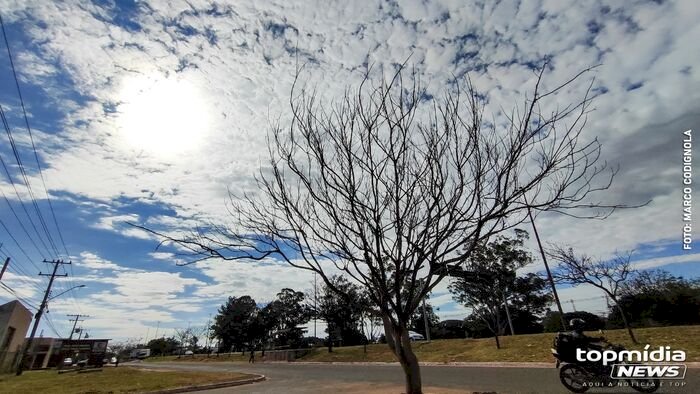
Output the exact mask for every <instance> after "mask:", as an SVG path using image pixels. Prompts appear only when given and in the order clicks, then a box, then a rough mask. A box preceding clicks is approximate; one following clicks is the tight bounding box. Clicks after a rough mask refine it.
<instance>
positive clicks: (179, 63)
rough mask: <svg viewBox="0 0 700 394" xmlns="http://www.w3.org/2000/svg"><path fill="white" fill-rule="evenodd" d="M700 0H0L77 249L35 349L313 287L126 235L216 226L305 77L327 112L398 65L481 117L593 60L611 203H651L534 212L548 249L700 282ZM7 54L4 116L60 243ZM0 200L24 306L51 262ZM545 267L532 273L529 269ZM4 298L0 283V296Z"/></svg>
mask: <svg viewBox="0 0 700 394" xmlns="http://www.w3.org/2000/svg"><path fill="white" fill-rule="evenodd" d="M694 3H695V2H693V1H690V0H688V1H658V2H646V1H639V2H625V7H624V8H621V4H622V3H620V2H604V1H603V2H576V1H528V2H509V1H501V2H497V3H494V4H489V5H484V4H482V2H464V1H444V2H432V1H392V2H379V1H367V2H340V3H328V2H318V3H315V2H312V1H309V2H298V3H297V2H260V1H235V2H230V3H228V4H227V3H225V2H214V1H189V2H184V1H183V2H179V1H167V2H166V1H139V2H130V1H117V2H111V1H99V2H91V3H88V2H73V1H65V2H61V3H60V4H50V2H43V1H34V2H26V1H6V0H0V10H2V17H3V19H4V21H5V26H6V30H7V35H8V39H9V43H10V46H11V49H12V51H13V56H14V60H15V66H16V67H17V71H18V74H19V79H20V86H21V89H22V94H23V97H24V100H25V104H26V106H27V111H28V114H29V122H30V125H31V127H32V132H33V136H34V142H35V144H36V147H37V153H38V156H39V159H40V163H41V166H42V168H43V175H44V178H45V181H46V185H47V188H48V190H49V193H50V196H51V202H52V204H53V207H54V210H55V213H56V219H57V222H58V224H59V225H60V229H61V234H62V235H63V238H64V239H65V243H66V248H67V249H68V252H69V253H68V255H66V253H65V252H62V251H60V250H59V251H60V258H63V259H65V260H71V261H73V266H72V267H71V268H68V270H67V273H69V274H71V275H70V277H69V278H70V279H68V278H67V279H58V280H57V287H56V291H55V292H54V294H57V293H58V292H60V291H63V290H65V289H68V288H70V287H71V286H73V285H75V284H85V285H86V287H85V288H82V289H79V290H74V291H72V292H69V293H67V294H66V295H64V296H61V297H59V298H57V299H56V300H54V301H52V302H51V303H50V308H49V310H50V313H49V314H48V315H47V317H48V319H47V323H44V324H42V329H43V330H44V335H52V336H53V335H56V333H54V332H53V331H54V330H56V331H58V332H59V333H60V334H61V335H67V333H68V330H69V325H68V321H67V319H68V318H67V317H66V316H65V315H66V314H73V313H83V314H88V315H90V316H91V317H90V318H88V319H87V320H86V321H85V323H84V326H85V328H86V329H87V330H88V332H90V334H91V335H92V336H102V337H109V338H117V339H125V338H139V337H145V336H146V335H147V334H148V335H149V336H151V337H152V336H153V335H155V331H156V329H158V330H159V335H160V334H162V333H164V332H165V333H166V334H170V333H171V332H172V330H173V329H175V328H178V327H185V326H187V325H188V324H193V325H203V324H204V323H205V321H206V319H207V318H208V316H209V314H211V313H215V310H216V308H217V307H218V305H220V304H221V302H223V300H224V299H225V298H226V297H228V296H229V295H236V296H240V295H244V294H250V295H251V296H253V297H254V298H255V299H256V300H257V301H259V302H265V301H269V300H270V299H272V298H273V297H274V294H275V293H276V292H277V291H278V290H279V289H281V288H283V287H292V288H295V289H297V290H308V289H310V288H311V286H312V284H311V283H312V276H311V275H310V274H308V273H305V272H301V271H299V270H295V269H293V268H290V267H287V266H285V265H282V264H279V263H277V262H275V261H264V262H258V263H226V262H217V261H208V262H205V263H199V264H196V265H191V266H187V267H179V266H177V265H176V263H177V262H178V258H177V257H176V256H173V255H172V254H170V253H169V252H168V251H155V246H156V245H157V241H156V240H154V239H153V238H152V237H150V236H149V235H148V234H145V233H143V232H140V231H138V230H136V229H134V228H132V227H129V226H128V225H127V224H126V223H127V222H139V223H145V224H147V225H150V226H153V227H157V228H160V229H164V230H166V231H181V230H187V229H190V228H193V227H194V226H196V225H197V224H198V223H200V222H202V221H215V222H225V221H226V210H225V203H226V197H227V188H230V189H231V190H234V191H237V192H242V191H250V190H254V187H255V186H254V182H253V178H252V176H253V173H254V172H255V171H256V169H257V168H258V167H259V165H260V163H261V161H262V160H264V158H265V155H266V151H265V135H266V133H267V131H268V130H269V128H270V123H271V122H272V121H273V120H277V119H279V120H280V122H284V121H285V119H286V118H285V117H286V116H288V114H287V113H286V112H285V110H286V108H287V98H288V94H289V90H290V87H291V84H292V82H293V76H294V74H295V70H296V67H297V66H298V64H299V63H304V64H306V68H305V70H306V73H305V74H304V75H303V78H304V83H307V84H309V86H315V87H316V88H317V89H318V91H321V92H323V97H324V98H332V97H337V96H338V95H339V94H341V93H342V91H343V89H344V88H345V86H346V85H347V84H352V83H353V82H357V81H358V80H359V79H360V78H361V76H362V73H361V71H362V70H363V69H365V68H366V66H367V65H368V64H371V65H373V66H374V67H377V68H379V69H381V68H382V67H391V66H392V64H396V63H401V62H403V61H404V60H405V59H407V58H409V56H410V62H411V63H412V64H413V65H414V66H415V69H416V70H417V72H418V73H419V74H420V76H421V79H422V81H423V82H424V83H425V85H426V86H427V89H428V91H427V93H428V94H429V95H432V96H435V97H439V95H440V93H441V92H443V91H444V89H445V88H446V86H448V85H449V83H450V81H451V80H453V78H454V77H455V76H457V77H462V76H464V75H466V74H467V73H469V75H470V77H471V79H472V80H473V81H474V83H475V85H476V87H477V88H479V89H480V90H481V91H483V92H485V93H486V94H487V95H488V98H489V104H490V108H491V109H494V108H495V109H497V108H499V107H500V108H511V107H512V106H513V105H514V103H517V102H522V100H523V95H524V93H525V92H526V90H527V89H528V88H531V86H532V82H533V74H532V68H533V65H536V64H538V63H539V62H540V61H541V60H542V59H544V58H545V57H549V58H551V64H552V70H551V71H550V72H549V73H548V74H547V76H546V83H547V84H549V86H555V85H557V84H558V83H561V82H562V81H564V80H566V79H568V78H569V77H571V76H572V75H574V74H575V73H576V72H578V71H579V70H581V69H583V68H586V67H589V66H591V65H595V64H600V65H601V66H600V67H598V68H597V70H596V71H595V81H594V91H595V92H596V93H598V94H599V97H598V98H597V99H596V101H595V111H594V112H592V113H591V114H590V115H589V117H588V123H587V129H586V135H587V136H590V138H592V137H593V136H597V137H598V138H599V140H600V141H601V142H602V143H603V146H604V151H603V154H604V159H606V160H608V161H609V162H610V163H613V164H619V165H620V172H619V174H618V176H617V179H616V182H615V184H614V186H613V187H612V188H611V189H610V190H609V191H608V193H606V195H605V196H604V199H605V200H606V201H615V202H622V203H628V204H635V203H639V202H643V201H647V200H650V199H651V200H653V201H652V203H651V204H649V205H648V206H646V207H644V208H641V209H636V210H628V211H621V212H618V213H616V214H615V215H614V216H612V217H611V218H610V219H608V220H606V221H580V220H574V219H572V218H569V217H565V216H560V215H559V216H558V215H554V214H552V215H550V214H543V215H541V216H540V217H538V219H537V220H538V225H539V230H540V232H541V235H542V237H543V238H544V239H545V240H546V241H547V242H558V243H565V244H569V245H571V246H573V247H575V248H577V249H578V250H581V251H583V252H586V253H588V254H591V255H595V256H600V257H601V258H607V257H609V256H611V255H612V254H613V253H614V252H615V251H626V250H634V251H635V254H634V263H635V264H637V265H638V266H639V267H640V268H656V267H660V268H664V269H668V270H669V271H671V272H672V273H674V274H677V275H684V276H698V274H700V272H699V271H700V270H699V269H698V265H697V263H698V261H700V255H699V254H697V252H696V251H695V250H690V251H683V250H682V249H681V247H680V242H681V226H682V222H681V217H682V212H681V209H680V207H681V154H682V151H681V141H682V137H683V136H682V132H683V131H685V130H687V129H695V128H697V126H698V124H699V123H700V122H699V120H700V74H699V71H698V64H700V52H698V51H697V48H696V45H697V42H698V39H700V25H698V24H697V20H700V7H698V6H697V5H696V4H694ZM1 47H2V48H0V86H2V89H0V104H1V105H2V106H3V109H4V110H5V112H6V114H7V116H8V121H9V123H10V126H11V127H12V132H13V136H14V139H15V140H16V143H17V146H18V149H19V152H20V158H21V160H22V162H23V164H24V165H25V167H26V171H27V173H28V177H29V183H30V185H31V186H32V189H33V190H34V192H35V195H36V196H37V199H38V203H39V207H40V210H41V212H42V216H43V217H44V218H45V219H46V223H47V227H48V228H49V231H50V233H51V234H52V237H53V238H55V239H56V240H58V232H57V230H56V228H55V225H54V222H53V218H52V216H51V213H50V211H49V207H48V203H47V201H46V196H45V193H44V188H43V185H42V182H41V178H40V176H39V173H38V170H37V166H36V163H35V161H34V156H33V151H32V148H31V141H30V140H29V135H28V133H27V131H26V129H25V128H24V125H23V123H22V119H23V118H22V113H21V107H20V105H19V100H18V96H17V91H16V90H15V86H14V80H13V79H12V72H11V69H10V64H9V60H8V56H7V53H6V48H5V46H4V45H2V46H1ZM584 82H586V83H587V82H590V80H587V81H584ZM583 86H584V85H575V86H574V89H572V90H571V91H570V92H566V93H565V95H564V99H566V98H572V99H573V98H574V97H576V95H577V94H578V93H579V92H580V89H581V88H583ZM577 89H578V90H577ZM518 100H519V101H518ZM0 156H1V157H2V158H3V160H4V161H5V162H6V163H7V164H8V167H9V170H10V172H11V175H12V177H13V181H14V182H15V183H16V184H17V185H18V191H19V193H18V194H19V195H20V198H22V199H25V201H30V200H29V198H28V196H27V189H26V186H25V184H24V182H23V180H22V179H21V177H20V174H19V170H18V166H17V163H16V161H15V158H14V156H13V155H12V151H11V149H10V144H9V142H8V139H7V136H6V135H5V134H4V133H3V134H2V136H0ZM0 190H2V191H3V193H5V195H6V196H7V198H8V200H9V201H10V204H11V205H12V206H13V208H14V209H15V210H16V211H17V212H18V215H19V217H20V219H21V220H23V221H25V223H27V224H26V226H28V232H29V234H30V236H27V235H26V234H25V233H24V231H23V230H22V228H21V227H20V225H19V223H18V221H17V220H16V219H15V217H14V216H13V214H12V212H11V211H10V209H9V207H8V204H6V203H5V201H4V200H0V219H1V220H2V221H3V223H5V224H6V225H7V227H8V229H9V230H10V233H11V234H12V235H13V236H15V237H16V239H17V241H18V243H19V244H20V246H18V245H17V244H15V243H14V242H13V241H12V239H11V238H10V236H9V234H8V233H7V232H5V230H4V229H2V228H0V242H2V243H3V246H2V249H0V250H1V251H0V255H2V256H4V255H5V254H6V253H9V254H10V255H12V256H13V262H12V265H11V266H10V267H11V268H10V271H9V274H8V275H7V276H6V278H3V283H6V284H8V285H9V286H10V287H11V288H13V289H14V290H15V291H16V292H17V293H18V294H20V295H21V296H22V298H23V299H25V300H28V301H29V302H30V303H31V304H34V305H37V304H38V303H39V301H40V299H41V289H42V288H43V287H44V286H45V282H46V280H45V278H40V277H38V276H36V273H37V272H38V271H39V270H41V271H42V272H46V271H47V270H48V269H49V267H48V266H46V265H45V264H43V263H41V261H42V259H43V258H44V257H47V258H54V257H55V256H52V255H51V254H50V251H47V250H44V249H45V248H43V247H42V245H38V247H36V248H35V247H34V246H33V245H32V243H31V240H30V239H29V238H30V237H33V238H38V237H40V236H38V235H35V234H34V233H33V229H32V228H31V227H29V224H28V220H27V219H26V216H25V214H24V212H23V211H22V208H21V205H20V204H19V201H18V196H17V195H16V194H15V191H14V189H13V188H12V186H11V185H10V183H9V180H8V179H7V177H6V176H5V174H4V173H2V174H0ZM28 210H29V212H30V215H32V216H33V219H34V220H35V221H37V222H38V217H37V216H36V214H35V213H34V211H33V208H32V207H31V206H30V207H29V208H28ZM35 242H36V243H38V244H40V241H38V240H35ZM530 247H532V248H533V249H532V250H533V251H534V245H530ZM20 248H21V249H20ZM59 249H62V248H59ZM22 250H24V251H25V252H26V253H27V255H28V256H25V255H24V253H23V252H22ZM14 258H16V259H14ZM539 269H541V265H540V264H539V262H538V263H536V266H533V267H531V268H530V270H539ZM446 288H447V283H444V286H443V285H441V286H439V288H438V289H437V291H436V292H435V293H434V294H433V303H434V304H436V305H437V306H439V307H440V315H441V316H442V317H443V318H462V317H464V315H465V310H464V309H463V308H462V307H460V306H458V305H455V304H454V303H453V302H451V299H450V296H449V294H447V292H446ZM600 296H601V294H599V293H598V292H596V291H594V290H592V289H589V288H585V287H577V288H566V289H562V291H561V297H562V299H564V300H569V299H573V300H575V302H576V307H577V309H587V310H591V311H602V309H604V305H605V304H604V300H603V299H602V298H600ZM12 298H13V296H12V295H11V294H9V293H8V292H7V291H5V290H2V291H0V301H5V300H10V299H12ZM565 308H568V309H570V308H571V305H570V303H568V302H566V303H565ZM48 322H51V324H50V325H49V324H48Z"/></svg>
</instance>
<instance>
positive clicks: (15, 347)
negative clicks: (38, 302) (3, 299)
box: [0, 300, 32, 372]
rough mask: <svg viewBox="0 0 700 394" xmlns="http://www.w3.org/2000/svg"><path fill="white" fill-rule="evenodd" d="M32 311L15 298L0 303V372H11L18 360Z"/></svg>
mask: <svg viewBox="0 0 700 394" xmlns="http://www.w3.org/2000/svg"><path fill="white" fill-rule="evenodd" d="M31 322H32V313H31V312H30V311H29V309H27V308H26V307H25V306H24V305H22V303H21V302H19V301H17V300H15V301H10V302H8V303H7V304H4V305H0V372H11V371H13V370H14V366H15V365H16V363H17V361H18V360H19V357H20V353H21V350H22V343H23V342H24V337H25V336H26V335H27V330H28V329H29V324H31Z"/></svg>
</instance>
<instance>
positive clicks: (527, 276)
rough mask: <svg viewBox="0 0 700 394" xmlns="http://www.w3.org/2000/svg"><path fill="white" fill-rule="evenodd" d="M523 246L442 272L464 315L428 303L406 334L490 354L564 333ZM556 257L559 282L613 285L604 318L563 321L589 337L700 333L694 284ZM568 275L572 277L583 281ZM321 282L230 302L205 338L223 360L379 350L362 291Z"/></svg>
mask: <svg viewBox="0 0 700 394" xmlns="http://www.w3.org/2000/svg"><path fill="white" fill-rule="evenodd" d="M527 239H528V233H527V232H526V231H522V230H516V231H515V235H514V236H513V237H507V236H498V237H496V238H494V239H493V240H491V241H490V242H484V243H481V244H479V245H476V246H475V247H474V251H473V253H472V254H471V257H470V258H469V260H468V261H465V262H464V264H463V265H462V266H461V267H460V268H459V269H453V270H452V271H451V272H449V281H450V284H449V287H448V288H449V291H450V293H451V294H452V297H453V299H454V300H455V301H457V302H459V303H461V304H462V305H464V306H466V307H467V308H468V309H469V310H470V311H471V313H470V314H469V315H468V316H467V317H466V318H465V319H463V320H445V321H440V319H439V318H438V316H437V315H436V313H435V310H434V308H433V306H432V305H431V304H430V302H429V300H426V302H425V303H423V304H422V305H421V306H419V307H418V309H417V310H416V311H415V312H414V313H413V314H412V315H411V317H410V319H409V321H408V322H407V325H408V327H409V328H410V330H411V331H415V332H417V333H419V334H421V335H423V336H424V337H427V336H428V332H426V327H427V331H429V334H430V337H431V338H432V339H447V338H467V337H471V338H484V337H494V338H495V342H496V346H497V347H500V343H499V337H500V336H502V335H508V334H510V335H514V334H532V333H541V332H554V331H561V330H565V329H566V328H565V327H562V324H561V321H562V319H561V318H560V316H559V313H558V312H553V311H551V310H550V308H551V306H552V305H553V302H554V300H553V297H552V294H551V287H550V286H549V283H548V282H547V280H546V277H544V276H543V275H541V274H539V273H534V272H530V273H522V271H523V268H526V267H527V266H528V265H530V264H532V263H533V258H532V256H531V254H530V252H529V251H527V250H526V249H525V247H524V244H525V241H526V240H527ZM562 251H563V252H562ZM560 254H561V255H563V256H564V257H566V258H568V259H569V261H563V262H561V265H560V266H559V267H557V269H556V270H555V272H554V277H555V280H558V282H559V283H587V282H586V280H591V278H593V279H594V280H599V279H601V280H603V281H604V280H606V279H610V280H611V281H615V283H616V285H615V287H614V288H611V289H608V288H605V287H599V288H600V289H601V290H603V291H604V292H605V294H607V295H609V296H610V298H611V300H610V302H609V311H608V313H607V316H598V315H595V314H592V313H589V312H584V311H579V312H571V313H566V314H565V316H564V319H563V320H564V321H570V320H571V319H573V318H574V317H580V318H583V319H584V320H585V321H586V323H587V325H588V328H589V329H591V330H597V329H601V328H625V327H627V328H629V329H630V333H631V329H632V328H633V327H650V326H661V325H683V324H700V280H698V279H694V280H688V279H685V278H683V277H677V276H673V275H671V274H669V273H668V272H665V271H660V270H656V271H635V270H634V269H632V267H631V265H630V263H629V259H620V258H617V259H614V260H612V261H610V262H607V261H606V262H596V261H593V260H592V259H590V258H588V257H585V256H583V257H580V258H577V257H575V256H574V254H573V251H571V250H563V249H560ZM555 257H556V256H555ZM561 258H562V257H560V259H561ZM572 267H573V268H575V269H573V268H572ZM567 268H569V269H570V271H566V269H567ZM571 271H576V272H578V271H580V272H581V277H580V278H579V277H575V276H572V275H571ZM329 281H330V285H328V284H323V285H322V286H321V287H320V289H319V291H318V292H317V294H316V295H305V294H304V293H302V292H299V291H295V290H292V289H282V290H281V291H280V292H279V293H278V294H277V298H276V299H275V300H273V301H272V302H270V303H268V304H266V305H264V306H260V305H259V304H258V303H257V302H256V301H255V300H254V299H252V298H251V297H250V296H247V295H246V296H241V297H230V298H229V299H228V301H227V302H226V303H225V304H224V305H222V306H221V307H220V308H219V311H218V314H217V316H216V319H215V323H214V325H213V326H212V327H211V330H212V336H213V337H215V338H217V339H218V340H219V343H220V349H221V350H222V351H230V350H245V349H247V348H258V349H265V348H271V347H275V348H280V347H283V348H284V347H288V348H297V347H306V346H310V345H311V344H315V345H319V344H321V343H323V344H325V346H328V350H329V351H332V348H333V346H352V345H362V344H367V343H369V342H374V341H383V333H384V330H383V324H382V320H381V318H380V317H379V316H380V314H379V313H378V311H377V308H376V306H374V305H372V303H371V302H370V300H369V299H370V297H368V296H367V293H366V289H364V288H362V287H360V286H358V285H356V284H354V283H351V282H349V281H348V280H347V279H345V278H344V277H342V276H333V277H330V278H329ZM623 313H624V317H625V318H626V319H623ZM311 319H320V320H323V321H325V322H326V325H327V329H326V330H325V333H326V334H327V338H326V339H325V340H321V339H319V338H309V337H308V336H306V337H305V335H304V334H305V333H304V331H303V329H302V328H301V326H303V325H305V324H307V323H308V322H309V321H310V320H311Z"/></svg>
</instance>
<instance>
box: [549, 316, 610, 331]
mask: <svg viewBox="0 0 700 394" xmlns="http://www.w3.org/2000/svg"><path fill="white" fill-rule="evenodd" d="M576 318H578V319H582V320H583V321H584V322H586V325H585V326H584V330H586V331H594V330H601V329H603V328H605V319H604V318H602V317H600V316H598V315H596V314H593V313H590V312H586V311H576V312H566V313H564V321H566V322H569V321H571V319H576ZM542 325H543V328H544V332H558V331H563V330H565V328H563V327H562V326H561V319H560V318H559V312H558V311H547V314H546V315H545V317H544V320H543V321H542Z"/></svg>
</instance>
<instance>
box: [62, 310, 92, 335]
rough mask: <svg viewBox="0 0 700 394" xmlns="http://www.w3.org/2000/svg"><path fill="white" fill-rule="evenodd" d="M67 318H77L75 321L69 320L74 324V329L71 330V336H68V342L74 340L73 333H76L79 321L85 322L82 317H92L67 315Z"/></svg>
mask: <svg viewBox="0 0 700 394" xmlns="http://www.w3.org/2000/svg"><path fill="white" fill-rule="evenodd" d="M66 316H68V317H75V319H71V320H69V321H72V322H73V328H72V329H71V330H70V335H69V336H68V340H69V341H70V340H72V339H73V333H74V332H75V326H76V325H77V324H78V322H79V321H85V320H84V319H81V317H90V316H88V315H81V314H77V315H66Z"/></svg>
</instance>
